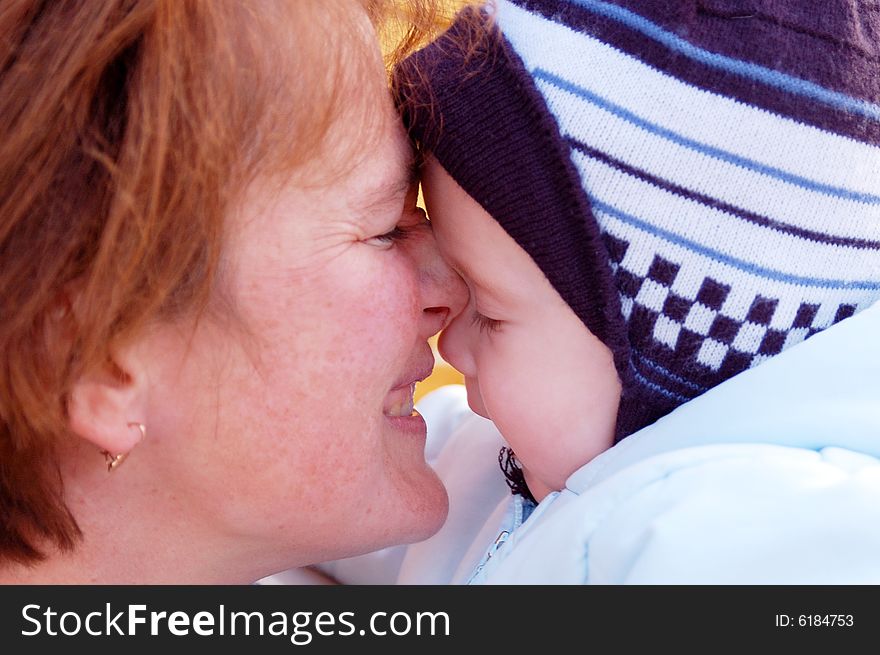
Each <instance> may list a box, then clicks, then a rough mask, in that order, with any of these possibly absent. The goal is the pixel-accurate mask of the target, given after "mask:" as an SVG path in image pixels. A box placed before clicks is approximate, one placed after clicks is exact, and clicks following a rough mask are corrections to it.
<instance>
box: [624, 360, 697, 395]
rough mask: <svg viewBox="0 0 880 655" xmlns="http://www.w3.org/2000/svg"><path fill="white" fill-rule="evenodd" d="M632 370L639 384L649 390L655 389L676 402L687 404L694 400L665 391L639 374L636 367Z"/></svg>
mask: <svg viewBox="0 0 880 655" xmlns="http://www.w3.org/2000/svg"><path fill="white" fill-rule="evenodd" d="M631 369H632V372H633V375H635V377H636V379H637V380H638V381H639V382H641V383H642V384H643V385H644V386H646V387H648V388H649V389H653V390H654V391H656V392H658V393H661V394H663V395H664V396H666V397H668V398H672V399H673V400H676V401H678V402H680V403H686V402H688V401H689V400H693V398H688V397H687V396H682V395H681V394H678V393H675V392H674V391H670V390H669V389H664V388H663V387H661V386H660V385H659V384H655V383H653V382H651V381H650V380H649V379H647V378H646V377H645V376H644V375H642V374H641V373H639V372H638V370H636V368H635V367H634V366H633V367H631Z"/></svg>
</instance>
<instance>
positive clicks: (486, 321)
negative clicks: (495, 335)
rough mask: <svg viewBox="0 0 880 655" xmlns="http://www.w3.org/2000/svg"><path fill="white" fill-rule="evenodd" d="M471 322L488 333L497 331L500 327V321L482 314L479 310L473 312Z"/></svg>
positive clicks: (481, 330)
mask: <svg viewBox="0 0 880 655" xmlns="http://www.w3.org/2000/svg"><path fill="white" fill-rule="evenodd" d="M471 323H472V324H473V325H476V326H477V328H479V330H480V332H486V333H488V334H491V333H492V332H497V331H498V330H499V329H501V321H496V320H495V319H494V318H489V317H487V316H483V315H482V314H481V313H480V312H474V313H473V316H471Z"/></svg>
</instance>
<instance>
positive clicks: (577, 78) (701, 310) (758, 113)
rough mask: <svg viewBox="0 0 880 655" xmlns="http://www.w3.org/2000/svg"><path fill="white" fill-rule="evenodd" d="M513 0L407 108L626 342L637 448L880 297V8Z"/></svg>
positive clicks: (423, 78)
mask: <svg viewBox="0 0 880 655" xmlns="http://www.w3.org/2000/svg"><path fill="white" fill-rule="evenodd" d="M494 4H495V5H496V6H497V11H496V13H495V15H494V16H493V17H492V18H488V17H487V14H486V13H485V12H483V13H481V12H478V11H476V10H473V9H469V10H466V11H464V12H463V13H462V14H461V15H460V17H459V18H458V20H457V21H456V23H455V24H454V25H453V26H452V27H451V29H450V30H449V31H448V32H447V33H446V34H445V35H444V36H443V37H441V38H440V39H439V40H438V41H436V42H435V43H433V44H432V45H430V46H429V47H427V48H425V49H424V50H422V51H420V52H418V53H416V54H415V55H413V56H412V57H411V58H410V59H408V60H407V61H406V62H404V64H403V65H402V66H401V68H400V69H399V70H398V71H397V74H396V80H395V82H396V84H395V87H396V93H397V98H398V102H399V104H400V107H401V110H402V114H403V116H404V121H405V123H406V125H407V127H408V129H409V130H410V134H411V136H412V137H413V138H414V139H415V140H416V141H417V142H419V143H420V144H421V146H422V147H423V149H425V150H427V151H430V152H431V153H432V154H433V155H434V156H435V157H436V158H437V160H438V161H439V163H440V164H441V165H442V166H443V167H444V168H445V169H446V171H447V172H448V173H449V174H450V175H451V176H452V177H453V178H454V179H455V180H456V181H457V182H458V184H459V185H460V186H461V187H462V188H463V189H464V190H465V191H467V192H468V194H470V195H471V196H472V197H473V198H474V200H476V201H477V202H478V203H479V204H480V205H482V207H483V208H484V209H485V210H486V211H487V212H488V213H489V214H490V215H491V216H492V217H493V218H494V219H495V220H497V221H498V223H499V224H501V226H502V227H503V228H504V229H505V230H506V231H507V233H508V234H509V235H510V236H511V237H512V238H513V239H514V240H515V241H516V242H517V243H518V244H519V245H520V246H521V247H522V248H523V249H524V250H525V251H526V252H527V253H528V254H529V255H530V256H531V258H532V259H533V260H534V261H535V263H536V264H537V265H538V266H539V268H540V269H541V270H542V271H543V273H544V274H545V276H546V277H547V279H548V280H549V281H550V282H551V284H552V285H553V286H554V288H555V289H556V290H557V291H558V292H559V294H560V296H561V297H562V298H563V299H564V300H565V302H566V303H568V305H569V306H570V307H571V308H572V310H573V311H574V312H575V314H576V315H577V316H578V317H579V318H580V319H581V320H582V321H583V323H584V325H585V326H586V327H587V328H588V329H589V330H590V331H591V332H592V333H593V334H594V335H595V336H596V337H598V338H599V339H600V340H601V341H602V342H603V343H604V344H605V345H606V346H608V348H609V349H610V350H611V351H612V353H613V357H614V362H615V365H616V367H617V370H618V373H619V375H620V378H621V381H622V384H623V397H622V399H621V404H620V413H619V415H618V425H617V438H618V439H620V438H623V437H625V436H627V435H628V434H631V433H632V432H634V431H636V430H638V429H640V428H641V427H643V426H645V425H647V424H649V423H651V422H653V421H654V420H656V419H657V418H659V417H661V416H663V415H664V414H666V413H668V412H669V411H671V410H672V409H674V408H675V407H677V406H678V405H680V404H681V403H683V402H686V401H687V400H690V399H691V398H693V397H695V396H697V395H699V394H700V393H703V392H704V391H706V390H707V389H709V388H711V387H712V386H714V385H716V384H718V383H720V382H721V381H723V380H724V379H726V378H729V377H731V376H732V375H735V374H736V373H738V372H740V371H742V370H744V369H746V368H749V367H750V366H754V365H757V364H759V363H760V362H761V361H763V360H765V359H767V358H768V357H772V356H773V355H775V354H777V353H778V352H781V350H783V349H784V348H787V347H789V346H791V345H794V344H796V343H798V342H799V341H802V340H803V339H805V338H807V337H809V336H811V335H812V334H815V333H816V332H818V331H820V330H822V329H824V328H826V327H828V326H830V325H832V324H833V323H835V322H837V321H839V320H843V319H844V318H846V317H848V316H850V315H852V314H853V313H855V312H856V311H858V310H860V309H862V308H864V307H866V306H868V305H870V304H871V303H873V302H874V301H875V300H877V299H880V182H878V181H880V65H878V62H880V45H878V44H880V13H878V12H873V13H871V12H867V13H865V15H862V16H859V15H855V14H852V13H849V12H848V10H845V8H843V7H842V6H841V7H840V8H834V9H833V11H832V8H831V7H829V8H828V10H827V11H824V10H823V13H822V16H821V20H819V18H817V17H816V16H814V15H812V14H810V12H805V11H804V10H802V9H800V8H799V6H800V3H797V2H794V1H791V2H788V1H779V0H777V1H775V2H765V3H760V5H761V7H762V8H763V9H761V10H760V11H759V10H757V9H754V8H750V9H749V11H744V10H741V9H740V8H739V5H740V4H741V3H739V2H734V1H733V0H691V1H681V0H677V1H676V2H658V3H651V2H637V1H635V0H615V1H612V2H608V1H603V0H570V1H569V2H566V1H564V0H513V1H511V0H497V2H495V3H494ZM750 7H751V5H750ZM835 7H837V5H835ZM856 28H857V29H856ZM860 30H861V31H863V32H865V33H872V34H873V35H874V37H877V38H873V39H870V40H866V41H854V40H853V37H852V35H853V34H858V33H861V32H860Z"/></svg>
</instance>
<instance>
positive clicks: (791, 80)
mask: <svg viewBox="0 0 880 655" xmlns="http://www.w3.org/2000/svg"><path fill="white" fill-rule="evenodd" d="M571 1H572V2H573V3H574V4H576V5H580V6H581V7H583V8H584V9H586V10H588V11H592V12H593V13H596V14H599V15H600V16H605V17H606V18H611V19H612V20H616V21H617V22H619V23H623V24H624V25H626V26H627V27H630V28H632V29H634V30H636V31H638V32H641V33H642V34H644V35H645V36H647V37H649V38H652V39H654V40H655V41H658V42H659V43H662V44H663V45H664V46H666V47H667V48H669V49H670V50H674V51H676V52H678V53H681V54H683V55H685V56H686V57H689V58H691V59H694V60H696V61H699V62H701V63H703V64H705V65H707V66H711V67H713V68H719V69H721V70H724V71H727V72H730V73H733V74H735V75H739V76H740V77H746V78H748V79H751V80H756V81H758V82H762V83H764V84H768V85H770V86H774V87H776V88H779V89H782V90H784V91H788V92H789V93H794V94H797V95H800V96H804V97H807V98H812V99H813V100H818V101H819V102H822V103H824V104H826V105H830V106H832V107H836V108H837V109H843V110H846V111H848V112H850V113H853V114H858V115H859V116H865V117H867V118H871V119H873V120H878V119H880V106H878V105H875V104H873V103H870V102H868V101H867V100H861V99H859V98H853V97H851V96H848V95H846V94H845V93H840V92H839V91H832V90H831V89H827V88H825V87H824V86H821V85H819V84H816V83H815V82H809V81H807V80H804V79H801V78H799V77H794V76H793V75H788V74H787V73H783V72H781V71H777V70H773V69H772V68H765V67H764V66H759V65H758V64H753V63H750V62H747V61H742V60H741V59H736V58H734V57H727V56H725V55H720V54H718V53H716V52H711V51H709V50H705V49H703V48H699V47H697V46H695V45H694V44H692V43H689V42H687V41H685V40H684V39H683V38H681V37H680V36H678V35H677V34H673V33H672V32H669V31H667V30H665V29H663V28H662V27H660V26H659V25H657V24H656V23H652V22H651V21H649V20H648V19H647V18H645V17H644V16H640V15H639V14H636V13H634V12H632V11H629V10H628V9H624V8H623V7H618V6H616V5H611V4H608V3H606V2H601V1H600V0H571ZM807 56H809V55H807Z"/></svg>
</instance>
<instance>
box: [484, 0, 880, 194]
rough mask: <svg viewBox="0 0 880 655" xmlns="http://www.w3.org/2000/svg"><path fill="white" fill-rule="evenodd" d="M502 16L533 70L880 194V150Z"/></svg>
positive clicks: (719, 144)
mask: <svg viewBox="0 0 880 655" xmlns="http://www.w3.org/2000/svg"><path fill="white" fill-rule="evenodd" d="M498 21H499V24H500V25H501V28H502V30H503V32H504V34H505V36H506V38H507V39H508V40H509V41H510V42H511V44H512V45H513V46H514V48H515V49H516V51H517V52H518V53H519V55H520V56H521V57H522V59H523V61H524V62H525V64H526V67H527V68H528V69H529V70H534V69H535V68H545V69H548V70H550V71H552V72H554V73H556V74H558V75H560V76H561V77H564V78H566V79H568V80H569V81H571V82H572V83H574V84H577V85H578V86H581V87H584V88H586V89H588V90H590V91H592V92H593V93H595V94H597V95H599V96H602V97H606V98H609V99H611V100H612V101H613V102H615V103H616V104H619V105H622V106H623V107H625V108H626V109H628V110H629V111H631V112H634V113H636V114H638V115H640V116H641V117H643V118H644V119H646V120H648V121H651V122H653V123H656V124H658V125H661V126H663V127H665V128H667V129H670V130H673V131H676V132H679V133H680V134H682V135H683V136H685V137H687V138H689V139H693V140H696V141H700V142H702V143H705V144H707V145H710V146H712V147H715V148H721V149H724V150H727V151H729V152H732V153H734V154H737V155H739V156H742V157H748V158H750V159H756V160H757V161H759V162H761V163H763V164H765V165H767V166H772V167H774V168H780V169H782V170H785V171H787V172H790V173H792V174H794V175H798V176H802V177H806V178H809V179H811V180H814V181H816V182H819V183H822V184H830V185H834V186H840V187H844V188H847V189H850V190H852V191H856V192H860V193H871V194H877V193H878V191H880V189H878V184H880V182H878V180H880V148H877V147H874V146H870V145H867V144H864V143H860V142H857V141H855V140H853V139H850V138H847V137H843V136H840V135H836V134H831V133H829V132H826V131H824V130H820V129H818V128H815V127H811V126H807V125H804V124H802V123H798V122H797V121H794V120H791V119H787V118H783V117H780V116H778V115H775V114H772V113H770V112H768V111H765V110H763V109H759V108H757V107H753V106H750V105H747V104H744V103H741V102H738V101H736V100H733V99H730V98H726V97H723V96H720V95H718V94H715V93H712V92H709V91H706V90H703V89H700V88H698V87H694V86H691V85H689V84H686V83H684V82H682V81H680V80H677V79H675V78H674V77H671V76H669V75H665V74H663V73H661V72H659V71H658V70H656V69H654V68H652V67H650V66H648V65H646V64H644V63H642V62H640V61H638V60H637V59H635V58H634V57H630V56H629V55H626V54H624V53H622V52H621V51H619V50H616V49H614V48H612V47H611V46H609V45H607V44H604V43H602V42H600V41H598V40H596V39H594V38H592V37H590V36H587V35H585V34H580V33H578V32H575V31H574V30H572V29H570V28H568V27H566V26H564V25H561V24H559V23H555V22H553V21H550V20H547V19H545V18H543V17H541V16H537V15H535V14H532V13H530V12H527V11H525V10H523V9H521V8H519V7H517V6H515V5H512V4H510V3H508V2H504V1H503V0H502V1H501V2H499V9H498ZM840 162H847V165H846V166H840V165H839V164H840Z"/></svg>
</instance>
